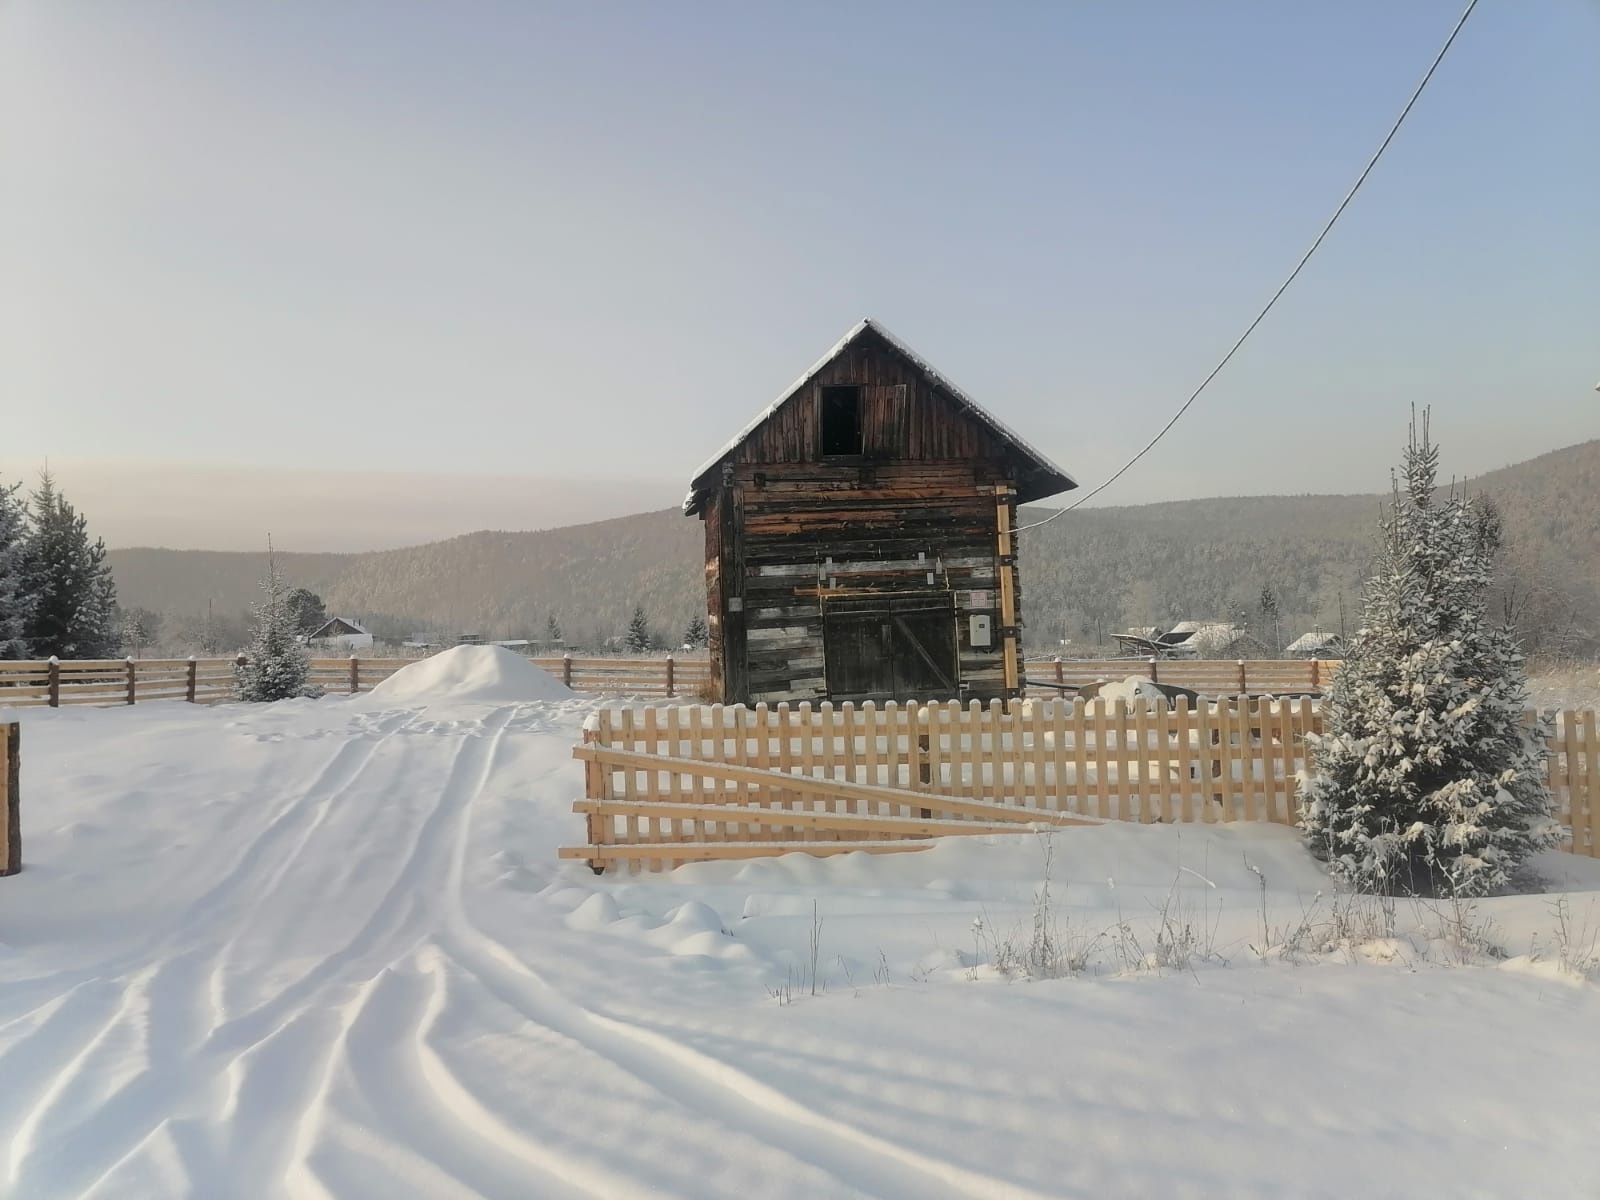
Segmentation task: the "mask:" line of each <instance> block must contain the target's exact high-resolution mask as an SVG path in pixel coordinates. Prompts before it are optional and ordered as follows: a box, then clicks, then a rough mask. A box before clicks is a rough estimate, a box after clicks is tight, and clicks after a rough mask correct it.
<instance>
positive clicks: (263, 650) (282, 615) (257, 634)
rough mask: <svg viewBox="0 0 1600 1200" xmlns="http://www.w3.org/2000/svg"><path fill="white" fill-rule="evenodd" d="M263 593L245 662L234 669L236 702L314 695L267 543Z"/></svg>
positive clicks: (308, 664) (307, 661)
mask: <svg viewBox="0 0 1600 1200" xmlns="http://www.w3.org/2000/svg"><path fill="white" fill-rule="evenodd" d="M261 590H262V591H263V592H264V593H265V596H264V597H263V599H262V601H261V603H259V604H257V605H254V606H253V608H252V610H251V611H252V612H254V614H255V629H254V631H253V632H252V634H251V639H250V648H249V649H248V650H247V651H246V652H245V659H244V661H243V662H242V663H239V664H238V665H236V666H235V667H234V672H233V673H234V684H235V691H236V692H237V694H238V696H239V699H241V700H251V701H271V700H287V699H289V698H291V697H293V696H306V695H317V694H318V692H317V690H316V689H314V688H310V687H308V686H307V683H306V680H307V679H308V677H309V676H310V673H311V660H310V659H309V658H308V657H307V656H306V650H305V647H304V646H302V645H301V644H300V643H299V641H298V640H296V638H295V626H294V614H293V613H292V612H291V611H290V610H289V604H288V595H287V594H286V593H285V592H284V590H283V575H282V573H281V572H279V570H278V564H277V562H276V560H275V559H274V558H273V554H272V544H271V543H270V542H269V543H268V544H267V575H266V578H265V579H263V580H262V581H261Z"/></svg>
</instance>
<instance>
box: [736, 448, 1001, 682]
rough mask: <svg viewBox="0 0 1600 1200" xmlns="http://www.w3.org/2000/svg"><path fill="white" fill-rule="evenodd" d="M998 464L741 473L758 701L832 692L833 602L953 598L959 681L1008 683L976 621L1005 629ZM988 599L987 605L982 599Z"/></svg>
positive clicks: (743, 582)
mask: <svg viewBox="0 0 1600 1200" xmlns="http://www.w3.org/2000/svg"><path fill="white" fill-rule="evenodd" d="M999 469H1000V468H999V467H998V466H997V465H993V464H990V465H986V464H982V463H979V464H973V463H885V464H879V465H876V466H865V465H862V466H829V465H827V464H800V465H790V466H773V465H767V466H763V467H760V468H757V467H750V466H739V467H736V468H735V470H734V475H733V480H734V489H735V497H736V499H735V504H736V508H737V510H738V512H739V513H740V516H739V520H738V522H737V525H738V527H739V528H742V536H741V535H740V534H739V533H738V532H737V530H736V532H735V536H736V537H737V538H738V541H739V545H738V555H739V571H738V573H737V575H736V576H733V577H731V578H730V579H729V584H730V586H733V585H735V584H736V585H737V586H738V587H739V589H740V591H741V592H742V596H741V599H742V604H743V612H742V614H741V616H742V621H741V631H742V636H743V667H744V671H745V672H746V692H745V694H746V695H748V696H749V697H750V698H751V699H752V700H754V701H762V700H767V701H776V700H787V699H820V698H822V697H824V696H826V695H827V694H828V683H827V678H826V671H825V654H826V650H825V645H824V636H823V609H824V605H825V602H826V599H827V598H828V597H831V596H840V597H844V596H864V595H887V594H897V595H911V594H943V595H948V596H949V597H950V598H951V600H952V602H953V606H954V619H955V623H956V632H957V653H958V656H959V668H958V669H959V673H960V682H961V683H962V684H964V685H966V687H967V692H968V694H969V695H972V696H976V697H979V698H983V699H987V698H989V697H990V696H995V695H999V694H1001V693H1002V692H1003V690H1004V687H1005V675H1004V668H1003V660H1002V657H1001V648H1000V642H999V638H998V637H995V638H994V639H993V642H992V644H991V645H990V646H988V647H975V646H973V645H972V642H971V638H970V636H969V632H968V617H969V616H971V615H972V614H973V613H974V612H983V613H987V614H989V615H990V616H991V617H992V618H994V624H995V625H996V626H998V624H999V619H998V592H999V580H998V576H997V574H996V563H995V549H996V547H995V537H996V532H995V531H996V508H995V496H994V493H993V486H994V483H995V479H996V474H997V472H998V470H999ZM974 592H980V593H982V597H981V599H980V602H979V603H978V604H973V603H972V598H973V593H974Z"/></svg>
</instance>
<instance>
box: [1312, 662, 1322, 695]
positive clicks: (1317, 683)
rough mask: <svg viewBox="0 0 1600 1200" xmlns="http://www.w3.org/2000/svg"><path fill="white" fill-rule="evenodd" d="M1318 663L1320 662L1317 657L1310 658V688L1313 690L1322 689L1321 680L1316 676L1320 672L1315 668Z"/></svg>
mask: <svg viewBox="0 0 1600 1200" xmlns="http://www.w3.org/2000/svg"><path fill="white" fill-rule="evenodd" d="M1320 665H1321V663H1320V661H1319V660H1318V659H1315V658H1313V659H1312V660H1311V690H1312V691H1313V692H1316V691H1321V690H1322V684H1321V681H1320V680H1319V679H1318V678H1317V676H1318V674H1319V673H1320V672H1319V671H1318V670H1317V668H1318V667H1319V666H1320Z"/></svg>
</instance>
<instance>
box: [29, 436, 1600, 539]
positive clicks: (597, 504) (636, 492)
mask: <svg viewBox="0 0 1600 1200" xmlns="http://www.w3.org/2000/svg"><path fill="white" fill-rule="evenodd" d="M1584 440H1590V439H1584ZM1573 444H1581V443H1573ZM1566 448H1567V447H1565V446H1553V447H1550V448H1549V449H1548V450H1544V451H1540V452H1539V453H1537V454H1534V455H1531V456H1530V457H1533V458H1537V457H1541V456H1542V455H1543V454H1548V453H1553V452H1555V451H1558V450H1562V449H1566ZM1522 461H1526V460H1525V459H1519V460H1516V462H1522ZM1516 462H1513V461H1510V460H1508V461H1495V460H1492V459H1490V460H1486V461H1484V462H1481V463H1476V464H1467V463H1462V462H1459V461H1456V460H1452V461H1449V462H1447V463H1446V465H1445V474H1446V475H1447V476H1448V475H1453V476H1454V477H1457V478H1475V477H1477V476H1480V475H1483V474H1486V473H1488V472H1490V471H1495V470H1498V469H1500V468H1502V467H1508V466H1514V465H1516ZM41 465H42V464H41ZM49 466H50V471H51V474H52V475H53V476H54V478H55V479H56V481H57V483H58V485H59V486H60V487H61V489H62V491H63V492H64V494H65V495H66V496H67V498H68V499H69V500H70V501H71V502H72V503H73V504H74V505H75V506H77V508H78V509H79V511H80V512H83V513H84V514H85V515H86V516H88V517H89V519H90V528H91V532H92V533H93V534H94V535H95V536H97V537H103V538H104V539H105V542H106V545H107V546H108V547H109V548H111V549H115V550H124V549H138V548H154V549H168V550H222V551H245V552H249V551H256V550H260V549H261V548H262V547H263V546H264V544H265V542H266V539H267V536H268V535H269V534H270V535H271V537H272V540H273V544H274V545H275V546H276V547H277V548H278V549H280V550H284V551H294V552H302V553H341V554H349V553H361V552H364V551H371V550H393V549H398V548H401V547H406V546H416V545H421V544H423V543H427V542H436V541H443V540H446V539H448V538H452V537H460V536H463V535H465V534H469V533H477V532H481V531H483V530H499V531H506V532H528V531H533V530H541V529H553V528H558V527H561V526H565V525H582V524H586V523H589V522H592V521H604V520H610V519H612V518H616V517H627V516H634V515H636V514H638V513H644V512H654V511H660V510H662V509H666V508H676V507H677V506H678V504H679V502H680V501H681V499H682V497H683V493H684V490H685V486H684V484H683V483H681V482H675V481H672V480H593V479H584V480H574V479H558V478H537V477H533V476H511V475H506V476H495V475H447V474H442V473H432V474H429V473H421V472H398V471H391V472H375V471H342V472H335V471H307V470H269V469H266V468H256V467H249V468H247V467H240V466H238V465H218V466H207V467H201V468H195V467H192V466H187V465H179V464H172V463H160V462H143V463H132V464H130V463H125V462H124V463H118V462H94V461H85V460H72V459H69V460H64V461H63V460H57V459H52V460H50V464H49ZM1388 472H1389V464H1387V463H1373V464H1371V470H1370V471H1368V472H1365V473H1364V474H1363V475H1362V476H1361V477H1360V480H1359V482H1360V486H1356V483H1357V481H1356V480H1352V481H1351V486H1348V487H1344V488H1340V489H1336V490H1333V489H1323V490H1316V489H1311V488H1295V489H1289V490H1285V491H1281V492H1244V491H1238V490H1227V489H1222V490H1216V491H1210V492H1205V493H1199V494H1195V495H1192V496H1176V497H1166V496H1163V497H1153V498H1152V497H1144V496H1139V495H1124V496H1118V495H1116V493H1115V492H1112V493H1108V494H1107V495H1106V496H1105V497H1102V498H1097V500H1096V501H1095V502H1092V503H1091V505H1090V507H1094V508H1119V507H1129V506H1137V505H1140V504H1144V503H1152V504H1154V503H1167V502H1169V501H1174V500H1176V501H1183V500H1197V501H1198V500H1217V499H1251V498H1256V499H1268V498H1271V497H1273V496H1307V495H1330V496H1349V495H1373V494H1381V493H1383V492H1384V491H1385V490H1386V489H1387V488H1388V486H1389V474H1388ZM36 478H37V469H27V468H26V467H25V466H23V465H22V464H19V463H18V462H17V461H16V460H12V459H9V458H0V481H5V480H9V481H11V482H18V481H20V482H22V483H23V484H24V488H25V490H27V489H31V487H32V486H33V485H34V483H35V481H36ZM286 484H290V485H292V486H288V487H286V486H285V485H286ZM130 490H134V491H137V493H138V494H139V497H140V506H139V508H138V509H137V510H133V511H130V510H129V509H128V508H127V507H125V506H124V505H122V504H121V503H120V501H121V498H122V497H125V496H126V495H127V494H128V492H129V491H130ZM1071 498H1072V493H1070V492H1068V493H1064V494H1063V495H1061V496H1057V497H1052V498H1050V499H1046V500H1043V501H1041V502H1040V503H1039V504H1038V505H1037V507H1040V508H1046V509H1050V508H1056V507H1059V506H1060V504H1062V503H1065V502H1068V501H1070V500H1071ZM202 501H203V503H202ZM685 519H686V520H687V519H689V518H685Z"/></svg>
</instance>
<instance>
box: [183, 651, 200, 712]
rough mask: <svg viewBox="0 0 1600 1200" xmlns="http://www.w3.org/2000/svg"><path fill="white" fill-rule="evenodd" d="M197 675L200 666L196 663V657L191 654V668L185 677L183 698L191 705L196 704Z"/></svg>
mask: <svg viewBox="0 0 1600 1200" xmlns="http://www.w3.org/2000/svg"><path fill="white" fill-rule="evenodd" d="M197 674H198V664H197V663H196V662H195V661H194V655H192V654H191V655H189V668H188V671H187V672H186V673H185V675H184V681H183V692H184V696H183V698H184V699H185V700H187V701H188V702H189V703H190V704H193V703H194V693H195V677H196V675H197Z"/></svg>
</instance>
